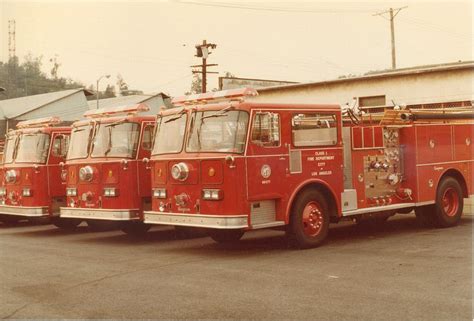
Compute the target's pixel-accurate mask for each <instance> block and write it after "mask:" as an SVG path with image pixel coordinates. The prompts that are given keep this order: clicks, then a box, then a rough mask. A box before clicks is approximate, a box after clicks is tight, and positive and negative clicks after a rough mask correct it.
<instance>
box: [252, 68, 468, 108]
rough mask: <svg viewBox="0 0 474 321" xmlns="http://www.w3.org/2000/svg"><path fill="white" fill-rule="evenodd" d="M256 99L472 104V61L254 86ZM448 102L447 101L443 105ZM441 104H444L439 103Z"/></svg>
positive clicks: (368, 105) (374, 105) (363, 104)
mask: <svg viewBox="0 0 474 321" xmlns="http://www.w3.org/2000/svg"><path fill="white" fill-rule="evenodd" d="M258 93H259V95H258V96H257V97H254V98H252V100H256V101H265V102H273V103H336V104H341V105H345V104H349V105H351V106H352V105H353V104H355V105H357V106H359V107H360V108H361V109H366V110H367V111H373V112H379V111H381V110H380V109H381V108H377V107H379V106H393V102H394V103H395V104H407V105H408V106H411V107H415V108H437V107H458V106H459V107H462V106H472V101H473V100H474V62H473V61H467V62H456V63H447V64H440V65H428V66H418V67H413V68H404V69H395V70H389V71H382V72H374V73H368V74H366V75H363V76H360V77H350V78H340V79H334V80H328V81H321V82H311V83H301V84H294V85H285V86H274V87H267V88H261V89H258ZM447 102H449V103H448V104H445V103H447ZM443 103H444V104H443Z"/></svg>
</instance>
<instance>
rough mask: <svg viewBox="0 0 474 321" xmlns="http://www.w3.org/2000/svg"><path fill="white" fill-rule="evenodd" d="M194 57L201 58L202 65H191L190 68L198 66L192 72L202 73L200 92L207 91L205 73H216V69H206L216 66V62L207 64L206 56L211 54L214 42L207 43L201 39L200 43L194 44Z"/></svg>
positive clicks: (214, 46) (214, 45)
mask: <svg viewBox="0 0 474 321" xmlns="http://www.w3.org/2000/svg"><path fill="white" fill-rule="evenodd" d="M195 47H196V55H195V56H196V57H199V58H202V65H193V66H191V68H200V69H201V70H199V69H197V70H196V69H195V70H193V74H202V89H201V92H203V93H205V92H206V91H207V74H218V72H216V71H207V67H214V66H218V64H208V63H207V57H208V56H209V55H210V54H211V51H210V49H215V48H216V47H217V45H216V44H213V43H207V41H206V40H203V41H202V44H200V45H196V46H195Z"/></svg>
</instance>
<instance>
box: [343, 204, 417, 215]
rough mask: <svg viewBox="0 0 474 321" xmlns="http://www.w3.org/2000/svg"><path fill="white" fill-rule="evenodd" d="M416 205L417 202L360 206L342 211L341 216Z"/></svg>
mask: <svg viewBox="0 0 474 321" xmlns="http://www.w3.org/2000/svg"><path fill="white" fill-rule="evenodd" d="M416 205H417V203H404V204H392V205H385V206H374V207H367V208H360V209H358V210H351V211H345V212H342V216H352V215H359V214H366V213H374V212H382V211H391V210H398V209H401V208H407V207H415V206H416Z"/></svg>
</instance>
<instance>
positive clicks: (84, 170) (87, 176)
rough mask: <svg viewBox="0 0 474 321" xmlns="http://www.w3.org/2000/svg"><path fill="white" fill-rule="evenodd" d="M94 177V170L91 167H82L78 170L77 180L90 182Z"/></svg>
mask: <svg viewBox="0 0 474 321" xmlns="http://www.w3.org/2000/svg"><path fill="white" fill-rule="evenodd" d="M93 177H94V169H93V168H92V167H90V166H89V165H88V166H84V167H81V169H80V170H79V179H80V180H81V181H83V182H90V181H92V178H93Z"/></svg>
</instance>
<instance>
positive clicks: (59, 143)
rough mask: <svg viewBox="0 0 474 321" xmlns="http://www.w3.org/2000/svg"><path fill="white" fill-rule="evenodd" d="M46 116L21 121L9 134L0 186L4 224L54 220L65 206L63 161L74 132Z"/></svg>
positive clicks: (57, 120)
mask: <svg viewBox="0 0 474 321" xmlns="http://www.w3.org/2000/svg"><path fill="white" fill-rule="evenodd" d="M60 123H61V120H60V119H59V118H57V117H47V118H40V119H34V120H28V121H21V122H19V123H18V125H17V129H16V130H11V131H10V132H8V134H7V135H6V142H5V149H4V154H3V166H2V172H3V176H2V185H1V187H0V216H1V220H2V221H3V222H5V223H12V222H16V221H19V220H21V219H30V220H33V219H37V218H51V219H53V223H55V224H56V223H57V218H58V216H59V207H60V206H63V205H65V204H66V189H65V181H64V178H63V177H62V176H61V166H60V163H61V162H62V161H64V159H65V157H66V152H67V148H68V143H69V135H70V132H71V129H70V128H69V127H58V126H57V125H58V124H60Z"/></svg>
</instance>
